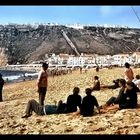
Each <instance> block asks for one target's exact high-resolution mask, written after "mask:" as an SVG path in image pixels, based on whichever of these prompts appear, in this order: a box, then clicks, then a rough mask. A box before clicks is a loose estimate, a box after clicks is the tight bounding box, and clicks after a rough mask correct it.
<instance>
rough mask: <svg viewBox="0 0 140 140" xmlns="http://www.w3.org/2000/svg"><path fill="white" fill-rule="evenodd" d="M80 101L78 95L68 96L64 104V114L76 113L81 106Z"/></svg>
mask: <svg viewBox="0 0 140 140" xmlns="http://www.w3.org/2000/svg"><path fill="white" fill-rule="evenodd" d="M81 100H82V98H81V96H80V95H74V94H72V95H69V96H68V98H67V102H66V113H70V112H75V111H77V107H79V108H80V106H81Z"/></svg>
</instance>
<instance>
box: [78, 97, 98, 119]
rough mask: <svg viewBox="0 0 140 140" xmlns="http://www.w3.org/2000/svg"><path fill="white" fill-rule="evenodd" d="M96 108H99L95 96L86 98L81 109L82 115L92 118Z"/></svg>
mask: <svg viewBox="0 0 140 140" xmlns="http://www.w3.org/2000/svg"><path fill="white" fill-rule="evenodd" d="M94 106H96V107H98V106H99V104H98V102H97V99H96V98H95V96H92V95H90V96H86V97H84V98H83V101H82V104H81V108H80V114H81V115H83V116H84V117H86V116H92V115H93V114H94Z"/></svg>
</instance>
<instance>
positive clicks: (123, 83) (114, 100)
mask: <svg viewBox="0 0 140 140" xmlns="http://www.w3.org/2000/svg"><path fill="white" fill-rule="evenodd" d="M119 86H120V90H119V95H118V96H117V97H111V98H110V99H109V100H108V101H107V102H106V104H105V105H102V106H101V108H106V107H108V106H110V105H114V104H119V102H120V101H121V99H122V96H123V94H124V90H125V86H126V81H125V80H124V79H120V80H119Z"/></svg>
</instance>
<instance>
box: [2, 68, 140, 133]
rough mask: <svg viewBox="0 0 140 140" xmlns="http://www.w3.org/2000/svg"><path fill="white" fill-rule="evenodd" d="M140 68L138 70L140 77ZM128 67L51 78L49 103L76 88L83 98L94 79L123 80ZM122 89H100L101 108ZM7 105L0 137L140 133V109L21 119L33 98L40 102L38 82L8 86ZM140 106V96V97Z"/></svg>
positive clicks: (64, 96) (106, 82)
mask: <svg viewBox="0 0 140 140" xmlns="http://www.w3.org/2000/svg"><path fill="white" fill-rule="evenodd" d="M139 70H140V69H139V68H137V69H134V73H135V74H140V71H139ZM123 71H124V68H113V69H105V68H104V69H101V70H100V71H99V72H98V73H97V72H96V71H95V69H89V70H88V71H87V73H83V74H80V71H79V70H77V71H74V72H73V73H72V74H67V75H63V76H56V77H54V78H53V77H49V82H48V84H49V85H48V91H47V94H46V100H45V103H46V104H54V100H56V101H59V100H60V99H61V100H63V101H65V100H66V97H67V96H68V95H69V94H71V93H72V90H73V88H74V87H75V86H78V87H79V88H80V95H81V96H82V97H84V96H85V88H87V87H92V85H93V82H92V79H93V77H94V76H95V75H98V76H99V78H100V81H101V84H112V80H114V79H117V78H123ZM118 91H119V88H118V89H115V90H111V89H106V90H100V91H95V92H93V93H92V94H93V95H95V97H96V98H97V100H98V102H99V105H102V104H104V103H105V102H106V101H107V100H108V99H109V98H110V97H111V96H117V94H118ZM3 98H4V102H0V114H1V115H0V134H139V133H140V109H126V110H119V111H117V112H116V111H110V112H107V113H103V114H97V115H95V116H92V117H82V116H72V115H71V114H59V115H57V114H53V115H46V116H37V115H36V114H35V113H33V115H32V116H31V117H29V118H27V119H22V118H21V116H22V115H23V114H24V112H25V108H26V105H27V102H28V101H29V100H30V99H35V100H37V101H38V93H37V87H36V80H33V81H25V82H20V83H13V84H7V85H5V86H4V89H3ZM138 100H139V103H140V95H138Z"/></svg>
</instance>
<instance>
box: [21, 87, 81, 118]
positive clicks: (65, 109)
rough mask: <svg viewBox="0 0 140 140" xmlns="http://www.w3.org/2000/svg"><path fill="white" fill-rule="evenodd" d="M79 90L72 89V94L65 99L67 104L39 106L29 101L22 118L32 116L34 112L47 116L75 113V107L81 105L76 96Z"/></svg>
mask: <svg viewBox="0 0 140 140" xmlns="http://www.w3.org/2000/svg"><path fill="white" fill-rule="evenodd" d="M79 91H80V89H79V88H78V87H75V88H74V89H73V94H72V95H69V96H68V98H67V103H66V104H65V103H63V102H62V101H61V100H60V101H59V102H58V106H57V105H45V106H42V105H40V104H39V103H38V102H37V101H36V100H34V99H32V100H29V102H28V104H27V107H26V111H25V115H24V116H22V118H28V117H30V116H31V115H32V112H33V111H34V112H35V113H36V114H37V115H49V114H60V113H71V112H75V111H77V106H79V108H80V105H81V96H80V95H78V93H79Z"/></svg>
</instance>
